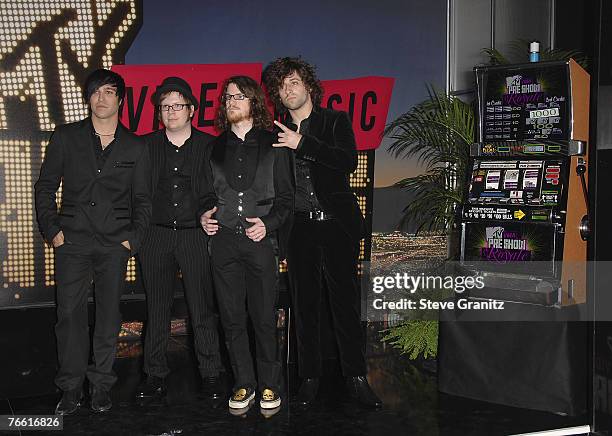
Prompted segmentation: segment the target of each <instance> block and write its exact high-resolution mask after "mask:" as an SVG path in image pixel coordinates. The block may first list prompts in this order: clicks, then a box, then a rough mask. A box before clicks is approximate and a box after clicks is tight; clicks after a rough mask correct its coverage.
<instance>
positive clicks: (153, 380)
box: [135, 375, 166, 400]
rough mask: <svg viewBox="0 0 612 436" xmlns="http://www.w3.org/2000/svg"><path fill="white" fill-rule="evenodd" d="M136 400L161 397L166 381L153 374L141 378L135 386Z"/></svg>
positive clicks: (163, 393)
mask: <svg viewBox="0 0 612 436" xmlns="http://www.w3.org/2000/svg"><path fill="white" fill-rule="evenodd" d="M135 396H136V400H143V399H148V398H163V397H165V396H166V381H165V379H163V378H161V377H156V376H154V375H150V376H148V377H147V378H146V379H143V380H142V381H141V382H140V384H139V385H138V387H137V388H136V395H135Z"/></svg>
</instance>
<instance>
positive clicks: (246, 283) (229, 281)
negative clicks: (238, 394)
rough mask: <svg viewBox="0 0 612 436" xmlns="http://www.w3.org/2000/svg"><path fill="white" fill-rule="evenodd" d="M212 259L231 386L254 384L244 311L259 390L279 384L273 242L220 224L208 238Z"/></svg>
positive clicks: (276, 295)
mask: <svg viewBox="0 0 612 436" xmlns="http://www.w3.org/2000/svg"><path fill="white" fill-rule="evenodd" d="M210 243H211V246H210V252H211V261H212V266H213V268H212V270H213V278H214V281H215V291H216V294H217V301H218V303H219V314H220V316H221V323H222V324H223V330H224V331H225V342H226V345H227V349H228V351H229V356H230V362H231V364H232V369H233V371H234V378H235V385H234V387H235V388H238V387H242V386H250V387H252V388H255V386H256V385H257V383H256V382H255V373H254V370H253V358H252V356H251V352H250V350H249V338H248V333H247V314H248V317H250V318H251V322H252V324H253V330H254V332H255V344H256V360H257V379H258V382H259V383H258V385H259V389H260V390H263V389H264V388H271V389H274V390H278V389H279V387H280V371H281V365H280V362H279V360H278V358H277V343H276V315H275V308H276V302H277V298H278V287H277V264H276V259H275V256H274V251H273V248H272V242H271V240H270V239H269V238H268V237H266V238H264V239H263V240H262V241H260V242H253V241H251V240H250V239H249V238H248V237H247V236H245V235H244V234H236V233H234V231H233V230H229V229H227V228H225V227H220V228H219V231H218V232H217V234H216V235H214V236H212V237H211V242H210Z"/></svg>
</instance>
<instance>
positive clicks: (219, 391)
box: [198, 377, 227, 400]
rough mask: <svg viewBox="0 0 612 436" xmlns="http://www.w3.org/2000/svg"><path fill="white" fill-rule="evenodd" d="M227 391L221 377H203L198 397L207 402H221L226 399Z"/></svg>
mask: <svg viewBox="0 0 612 436" xmlns="http://www.w3.org/2000/svg"><path fill="white" fill-rule="evenodd" d="M226 395H227V389H226V388H225V383H224V381H223V378H221V377H202V385H201V387H200V392H199V394H198V397H199V398H200V399H207V400H219V399H221V398H225V397H226Z"/></svg>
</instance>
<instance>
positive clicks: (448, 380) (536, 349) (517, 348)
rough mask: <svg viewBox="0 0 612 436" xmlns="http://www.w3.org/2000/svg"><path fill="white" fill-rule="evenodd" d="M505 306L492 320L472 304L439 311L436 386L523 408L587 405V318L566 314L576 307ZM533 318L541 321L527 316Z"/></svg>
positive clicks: (563, 409) (581, 409) (575, 410)
mask: <svg viewBox="0 0 612 436" xmlns="http://www.w3.org/2000/svg"><path fill="white" fill-rule="evenodd" d="M505 306H506V310H504V313H503V315H502V314H498V315H496V319H494V320H492V321H487V322H486V323H485V322H483V321H475V319H476V318H478V316H477V315H475V314H474V313H473V312H470V311H465V312H464V313H462V314H459V315H457V314H456V313H453V314H448V313H446V312H445V311H441V312H440V334H439V345H438V389H439V390H440V391H441V392H444V393H447V394H450V395H456V396H462V397H468V398H472V399H476V400H480V401H486V402H490V403H497V404H504V405H508V406H513V407H520V408H525V409H533V410H541V411H546V412H554V413H560V414H566V415H572V416H575V415H580V414H582V413H585V411H586V407H587V404H586V402H587V401H586V398H587V390H588V389H587V388H588V382H587V375H588V374H587V373H588V371H587V357H586V356H587V355H588V353H587V344H588V329H587V324H586V323H585V322H575V321H572V322H568V321H566V320H567V319H575V318H576V313H577V312H578V310H579V309H578V307H576V306H571V307H562V308H551V307H543V306H537V305H530V304H517V303H505ZM455 319H456V320H457V321H455ZM478 319H479V320H480V319H482V317H480V318H478ZM534 319H538V320H541V321H525V320H534ZM450 320H452V321H450ZM521 320H523V321H521Z"/></svg>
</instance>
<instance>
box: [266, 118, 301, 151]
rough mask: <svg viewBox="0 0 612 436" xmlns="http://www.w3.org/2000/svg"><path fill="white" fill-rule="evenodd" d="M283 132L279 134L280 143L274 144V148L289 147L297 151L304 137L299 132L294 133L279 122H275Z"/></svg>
mask: <svg viewBox="0 0 612 436" xmlns="http://www.w3.org/2000/svg"><path fill="white" fill-rule="evenodd" d="M274 124H276V125H277V126H278V127H280V129H281V130H282V132H280V133H279V134H278V142H277V143H275V144H272V146H273V147H289V148H290V149H292V150H295V149H296V148H297V146H298V144H299V143H300V140H301V139H302V135H300V134H299V133H297V132H294V131H293V130H291V129H290V128H289V127H286V126H284V125H283V124H281V123H279V122H278V121H274Z"/></svg>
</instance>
